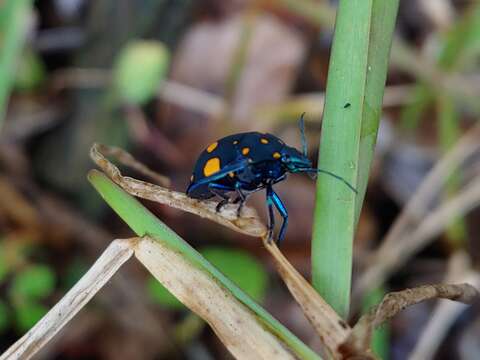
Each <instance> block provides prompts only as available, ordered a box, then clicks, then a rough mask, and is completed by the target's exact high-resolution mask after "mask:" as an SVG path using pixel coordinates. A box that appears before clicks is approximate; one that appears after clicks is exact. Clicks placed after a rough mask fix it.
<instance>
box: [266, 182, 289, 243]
mask: <svg viewBox="0 0 480 360" xmlns="http://www.w3.org/2000/svg"><path fill="white" fill-rule="evenodd" d="M267 205H268V215H269V224H268V240H269V241H271V240H272V239H273V228H274V226H275V217H274V214H273V206H274V205H275V207H276V208H277V210H278V212H279V213H280V215H281V216H282V218H283V223H282V226H281V227H280V233H279V235H278V240H277V243H278V244H280V243H281V241H282V240H283V239H284V238H285V232H286V230H287V226H288V212H287V208H286V207H285V205H284V204H283V202H282V200H280V197H279V196H278V195H277V193H276V192H275V191H273V188H272V186H271V185H268V186H267Z"/></svg>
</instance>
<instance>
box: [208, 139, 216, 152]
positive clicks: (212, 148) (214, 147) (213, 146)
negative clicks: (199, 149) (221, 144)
mask: <svg viewBox="0 0 480 360" xmlns="http://www.w3.org/2000/svg"><path fill="white" fill-rule="evenodd" d="M217 146H218V142H214V143H212V144H210V145H208V147H207V152H208V153H211V152H212V151H213V150H215V149H216V148H217Z"/></svg>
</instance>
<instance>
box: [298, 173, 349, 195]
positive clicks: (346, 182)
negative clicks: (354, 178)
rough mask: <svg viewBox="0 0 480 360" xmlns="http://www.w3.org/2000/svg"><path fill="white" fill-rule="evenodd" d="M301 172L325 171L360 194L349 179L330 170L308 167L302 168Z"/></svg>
mask: <svg viewBox="0 0 480 360" xmlns="http://www.w3.org/2000/svg"><path fill="white" fill-rule="evenodd" d="M299 172H308V173H323V174H327V175H330V176H332V177H334V178H335V179H337V180H340V181H341V182H343V183H344V184H345V185H347V186H348V187H349V188H350V190H352V191H353V192H354V193H355V194H358V191H357V189H355V188H354V187H353V186H352V184H350V183H349V182H348V181H347V180H345V179H344V178H342V177H341V176H338V175H335V174H334V173H332V172H330V171H327V170H322V169H315V168H308V169H300V170H299Z"/></svg>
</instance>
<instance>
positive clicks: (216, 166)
mask: <svg viewBox="0 0 480 360" xmlns="http://www.w3.org/2000/svg"><path fill="white" fill-rule="evenodd" d="M219 171H220V159H219V158H218V157H214V158H211V159H210V160H208V161H207V162H206V163H205V166H204V167H203V175H205V176H210V175H213V174H215V173H217V172H219Z"/></svg>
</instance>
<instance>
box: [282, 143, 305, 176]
mask: <svg viewBox="0 0 480 360" xmlns="http://www.w3.org/2000/svg"><path fill="white" fill-rule="evenodd" d="M281 155H282V157H281V161H282V164H283V166H285V168H286V169H287V170H288V171H289V172H291V173H296V172H301V171H302V169H310V168H311V167H312V162H311V161H310V159H309V158H307V157H306V156H305V155H304V154H302V153H301V152H300V151H298V150H297V149H295V148H293V147H290V146H285V147H284V148H283V149H282V152H281Z"/></svg>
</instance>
